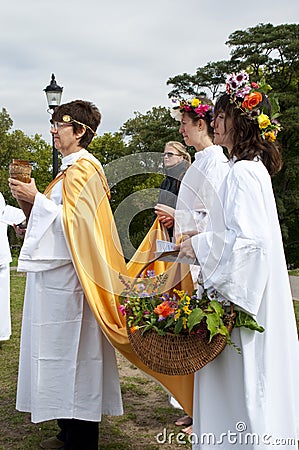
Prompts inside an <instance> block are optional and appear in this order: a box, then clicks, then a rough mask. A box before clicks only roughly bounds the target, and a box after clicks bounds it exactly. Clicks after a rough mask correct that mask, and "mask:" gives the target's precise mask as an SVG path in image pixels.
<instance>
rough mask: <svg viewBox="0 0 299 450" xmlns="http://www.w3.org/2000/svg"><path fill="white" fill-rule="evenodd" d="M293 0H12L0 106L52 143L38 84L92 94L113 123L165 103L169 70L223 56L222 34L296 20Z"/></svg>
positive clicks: (7, 6) (4, 25)
mask: <svg viewBox="0 0 299 450" xmlns="http://www.w3.org/2000/svg"><path fill="white" fill-rule="evenodd" d="M298 19H299V2H298V0H287V1H282V0H262V1H259V2H240V1H233V0H226V1H225V0H214V1H211V0H149V1H144V0H105V1H102V0H80V1H79V0H72V1H70V0H51V1H50V0H47V1H45V0H19V1H18V2H16V1H15V0H11V1H6V2H4V4H3V5H2V8H1V14H0V56H1V64H0V108H1V109H2V108H3V107H4V108H6V109H7V111H8V113H9V115H10V116H11V118H12V119H13V122H14V127H13V128H14V129H21V130H22V131H24V133H26V134H27V135H29V136H33V135H34V134H35V133H38V134H41V135H42V137H43V138H44V139H45V140H46V141H47V142H49V143H50V142H51V138H50V134H49V126H48V125H49V119H50V116H49V114H48V113H47V102H46V96H45V93H44V92H43V89H44V88H45V87H46V86H47V85H48V84H49V83H50V79H51V74H52V73H54V74H55V77H56V81H57V83H58V84H59V85H60V86H63V88H64V89H63V96H62V102H63V103H65V102H68V101H71V100H75V99H78V98H80V99H84V100H91V101H93V102H94V103H95V104H96V105H97V106H98V107H99V109H100V111H101V113H102V116H103V120H102V124H101V125H100V127H99V128H98V134H99V135H101V134H103V133H104V132H108V131H111V132H115V131H118V129H119V128H120V127H121V125H122V124H123V123H124V122H125V121H126V120H127V119H129V118H131V117H133V116H134V111H139V112H141V113H146V111H148V110H150V109H151V108H152V107H153V106H159V105H163V106H169V104H170V103H169V100H168V97H167V94H168V92H169V90H170V89H169V87H167V86H166V81H167V80H168V78H169V77H172V76H174V75H178V74H181V73H183V72H187V73H194V72H195V71H196V68H197V67H200V66H204V65H205V64H206V63H207V62H209V61H219V60H222V59H229V49H228V47H226V46H225V42H226V40H227V39H228V36H229V35H230V34H231V33H232V32H234V31H236V30H245V29H246V28H248V27H252V26H255V25H257V24H258V23H272V24H273V25H279V24H282V23H298Z"/></svg>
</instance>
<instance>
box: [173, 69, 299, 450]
mask: <svg viewBox="0 0 299 450" xmlns="http://www.w3.org/2000/svg"><path fill="white" fill-rule="evenodd" d="M264 87H269V86H266V85H265V86H262V85H261V86H258V85H257V84H256V83H253V84H250V82H249V76H248V74H247V73H246V72H241V73H239V74H232V75H230V76H229V77H228V78H227V87H226V93H225V94H223V95H222V96H221V97H220V98H219V99H218V100H217V102H216V105H215V119H214V142H215V143H216V144H220V145H224V146H226V147H227V148H228V150H229V153H230V164H231V169H230V171H229V174H228V175H227V177H226V179H225V182H224V183H223V185H222V187H221V190H220V192H219V197H220V202H221V204H220V205H219V204H217V205H216V206H215V207H214V208H213V210H212V212H211V221H210V223H209V224H208V226H207V229H206V231H205V232H203V233H201V234H198V235H196V236H193V237H191V239H187V240H185V241H184V242H183V243H182V244H181V246H180V254H181V256H186V255H187V256H189V257H195V255H196V257H197V260H198V262H199V264H200V266H201V270H202V275H203V280H204V285H205V287H206V288H207V289H209V288H213V289H215V290H217V291H218V292H219V293H220V294H221V296H222V298H224V299H226V300H227V301H231V302H233V303H234V305H235V308H236V309H240V310H245V311H246V312H247V313H249V314H251V315H252V316H254V317H255V318H256V320H257V322H258V323H259V324H260V325H261V326H263V327H264V329H265V331H264V332H263V333H256V332H254V331H251V330H247V329H243V328H236V327H235V328H234V329H233V332H232V340H233V341H234V342H235V343H236V344H237V345H238V346H239V347H240V350H241V354H238V353H237V352H236V351H235V350H234V349H233V348H231V346H227V347H226V348H225V350H224V351H223V352H222V353H221V354H220V355H219V356H218V357H217V358H216V359H214V360H213V361H212V362H211V363H209V364H208V365H207V366H205V367H204V368H203V369H201V370H200V371H199V372H197V373H196V374H195V382H194V402H193V432H194V435H193V443H194V445H193V449H201V450H203V449H207V450H211V449H213V448H217V449H218V448H223V449H225V450H228V449H229V448H236V447H238V444H239V445H246V448H248V449H266V448H267V449H268V448H269V446H271V445H275V448H281V449H282V448H283V449H286V448H287V449H297V448H298V447H297V439H298V437H299V430H298V425H299V421H298V415H299V414H298V404H299V392H298V373H299V355H298V336H297V330H296V322H295V316H294V310H293V304H292V296H291V291H290V285H289V278H288V272H287V267H286V262H285V257H284V251H283V244H282V239H281V231H280V226H279V221H278V216H277V211H276V205H275V199H274V195H273V191H272V185H271V178H270V177H271V176H272V175H274V174H275V173H276V172H278V171H279V170H280V168H281V156H280V152H279V149H278V146H277V145H276V143H275V139H276V135H277V132H278V131H279V129H280V126H279V123H278V122H277V120H276V115H274V116H271V112H270V104H269V99H268V97H267V96H266V95H265V93H264V92H263V91H264ZM220 206H221V207H220ZM207 433H208V434H207Z"/></svg>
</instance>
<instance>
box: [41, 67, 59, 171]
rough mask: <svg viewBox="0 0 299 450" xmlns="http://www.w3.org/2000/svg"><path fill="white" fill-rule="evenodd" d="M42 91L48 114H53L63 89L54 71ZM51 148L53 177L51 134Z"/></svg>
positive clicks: (55, 168) (54, 149)
mask: <svg viewBox="0 0 299 450" xmlns="http://www.w3.org/2000/svg"><path fill="white" fill-rule="evenodd" d="M44 91H45V93H46V96H47V102H48V107H49V109H48V112H50V114H53V112H54V110H55V108H56V107H57V106H59V105H60V101H61V96H62V91H63V87H61V86H58V84H57V83H56V80H55V75H54V73H52V77H51V82H50V84H49V85H48V86H47V87H46V88H45V89H44ZM51 110H52V113H51ZM52 149H53V178H55V177H56V175H57V172H58V152H57V150H56V148H55V144H54V136H53V135H52Z"/></svg>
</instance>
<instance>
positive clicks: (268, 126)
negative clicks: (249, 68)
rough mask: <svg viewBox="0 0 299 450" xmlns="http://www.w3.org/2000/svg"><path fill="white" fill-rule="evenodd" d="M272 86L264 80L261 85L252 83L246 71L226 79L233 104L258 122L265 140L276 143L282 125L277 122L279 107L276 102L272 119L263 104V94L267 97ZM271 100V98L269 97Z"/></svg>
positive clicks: (273, 106) (273, 105) (233, 74)
mask: <svg viewBox="0 0 299 450" xmlns="http://www.w3.org/2000/svg"><path fill="white" fill-rule="evenodd" d="M270 90H271V86H270V85H268V84H267V83H266V82H265V81H264V80H262V81H261V82H260V83H259V84H258V83H255V82H250V80H249V74H248V73H247V72H246V71H241V72H239V73H232V74H230V75H228V76H227V78H226V92H227V94H228V95H229V96H230V101H231V103H234V104H235V106H236V107H237V108H238V109H240V110H241V111H242V113H243V114H245V115H246V116H247V117H249V119H251V120H256V121H257V123H258V125H259V129H260V132H261V135H262V137H263V139H266V140H268V141H270V142H275V140H276V137H277V133H278V131H280V130H281V126H280V123H279V122H278V121H277V117H278V116H279V105H278V102H277V101H276V100H275V104H272V105H271V106H272V109H275V111H274V112H273V115H272V116H271V117H269V116H268V114H266V113H265V111H264V110H263V106H261V102H262V100H263V94H264V95H265V96H266V97H267V95H266V94H267V92H268V91H270ZM267 98H268V100H269V97H267Z"/></svg>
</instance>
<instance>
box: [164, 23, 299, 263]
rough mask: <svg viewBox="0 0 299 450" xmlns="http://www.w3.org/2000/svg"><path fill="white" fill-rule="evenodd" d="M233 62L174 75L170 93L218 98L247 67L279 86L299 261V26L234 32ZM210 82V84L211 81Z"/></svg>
mask: <svg viewBox="0 0 299 450" xmlns="http://www.w3.org/2000/svg"><path fill="white" fill-rule="evenodd" d="M226 45H228V46H229V47H230V49H231V58H230V60H229V61H218V62H213V63H211V62H209V63H208V64H207V65H205V66H204V67H200V68H198V69H197V70H196V74H195V75H193V76H192V75H188V74H182V75H177V76H175V77H172V78H170V79H169V80H168V81H167V84H168V85H172V90H171V91H170V92H169V96H170V97H172V96H177V97H180V96H186V95H196V94H197V93H200V92H201V91H202V90H204V91H205V92H209V93H210V96H211V97H212V99H214V98H215V96H216V95H218V94H219V93H220V92H221V90H224V86H225V78H226V76H227V74H228V73H230V72H232V71H239V70H242V69H247V70H250V71H251V72H252V80H254V81H258V80H259V78H260V77H261V76H262V75H263V76H264V77H265V78H266V81H267V83H269V84H270V85H271V86H272V88H273V91H275V93H276V95H277V97H278V100H279V104H280V110H281V117H280V122H281V124H282V127H283V128H282V132H281V133H279V137H278V141H279V143H280V145H281V148H282V155H283V161H284V166H283V169H282V171H281V172H280V173H279V174H278V175H276V176H275V177H274V178H273V187H274V192H275V197H276V201H277V206H278V213H279V219H280V224H281V228H282V233H283V239H284V245H285V250H286V256H287V261H288V263H289V265H294V266H296V267H298V266H299V236H298V229H299V170H298V169H299V98H298V91H299V89H298V87H299V25H297V24H283V25H278V26H273V25H272V24H270V23H268V24H258V25H257V26H255V27H251V28H248V29H246V30H237V31H235V32H233V33H232V34H231V35H230V36H229V38H228V40H227V42H226ZM209 85H210V86H209Z"/></svg>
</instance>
